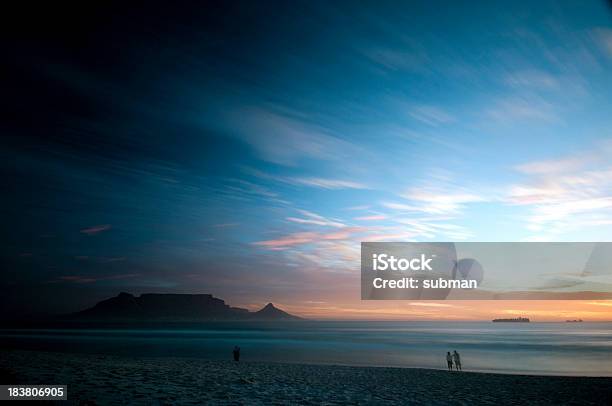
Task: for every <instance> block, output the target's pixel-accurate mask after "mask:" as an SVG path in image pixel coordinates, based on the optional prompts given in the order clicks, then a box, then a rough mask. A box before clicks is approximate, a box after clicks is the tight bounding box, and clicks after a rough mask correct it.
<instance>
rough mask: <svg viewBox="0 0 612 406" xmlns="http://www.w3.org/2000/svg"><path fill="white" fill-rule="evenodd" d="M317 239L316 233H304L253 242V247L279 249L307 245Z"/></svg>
mask: <svg viewBox="0 0 612 406" xmlns="http://www.w3.org/2000/svg"><path fill="white" fill-rule="evenodd" d="M318 239H319V234H318V233H313V232H304V233H293V234H288V235H285V236H283V237H280V238H278V239H275V240H266V241H258V242H255V243H254V244H255V245H261V246H263V247H268V248H279V247H287V246H292V245H301V244H309V243H312V242H315V241H317V240H318Z"/></svg>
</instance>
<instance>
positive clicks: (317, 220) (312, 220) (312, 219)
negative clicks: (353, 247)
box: [287, 210, 346, 227]
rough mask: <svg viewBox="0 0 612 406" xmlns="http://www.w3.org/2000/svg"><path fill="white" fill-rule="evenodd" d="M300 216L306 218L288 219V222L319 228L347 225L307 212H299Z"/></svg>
mask: <svg viewBox="0 0 612 406" xmlns="http://www.w3.org/2000/svg"><path fill="white" fill-rule="evenodd" d="M298 212H299V213H300V214H302V215H303V216H304V218H299V217H287V220H288V221H291V222H294V223H299V224H312V225H317V226H328V227H346V225H345V224H343V223H341V222H340V221H339V220H334V219H328V218H325V217H323V216H321V215H319V214H316V213H313V212H310V211H307V210H298Z"/></svg>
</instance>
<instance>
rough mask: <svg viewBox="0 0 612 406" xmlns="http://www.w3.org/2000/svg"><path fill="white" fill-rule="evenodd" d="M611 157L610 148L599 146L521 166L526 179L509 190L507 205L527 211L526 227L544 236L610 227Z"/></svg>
mask: <svg viewBox="0 0 612 406" xmlns="http://www.w3.org/2000/svg"><path fill="white" fill-rule="evenodd" d="M611 157H612V149H611V148H610V145H609V144H602V146H601V148H599V149H597V150H594V151H590V152H586V153H581V154H579V155H577V156H574V157H564V158H561V159H558V160H546V161H536V162H530V163H527V164H523V165H520V166H518V167H517V168H516V169H517V170H518V171H519V172H521V173H523V174H525V175H527V176H528V178H527V180H526V181H525V182H523V183H518V184H515V185H512V186H511V187H510V188H509V191H508V194H507V202H508V203H510V204H513V205H519V206H525V207H528V208H530V210H531V213H530V214H529V216H528V218H527V219H526V222H527V224H526V227H527V228H528V229H529V230H531V231H534V232H544V233H546V234H547V235H558V234H561V233H563V232H565V231H568V230H570V229H575V228H580V227H588V226H597V225H600V226H601V225H606V224H611V223H612V192H611V191H612V166H610V165H609V164H607V165H606V163H609V162H610V158H611ZM602 164H603V165H602Z"/></svg>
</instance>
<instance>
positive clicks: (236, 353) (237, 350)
mask: <svg viewBox="0 0 612 406" xmlns="http://www.w3.org/2000/svg"><path fill="white" fill-rule="evenodd" d="M232 352H233V354H234V361H236V362H238V361H240V347H238V346H237V345H236V346H234V351H232Z"/></svg>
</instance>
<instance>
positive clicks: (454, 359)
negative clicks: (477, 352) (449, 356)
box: [453, 350, 461, 371]
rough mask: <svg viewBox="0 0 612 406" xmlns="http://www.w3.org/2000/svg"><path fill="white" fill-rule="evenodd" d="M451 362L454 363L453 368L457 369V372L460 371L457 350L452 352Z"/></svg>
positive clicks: (459, 359)
mask: <svg viewBox="0 0 612 406" xmlns="http://www.w3.org/2000/svg"><path fill="white" fill-rule="evenodd" d="M453 362H454V363H455V368H457V371H461V357H460V356H459V353H458V352H457V350H455V351H453Z"/></svg>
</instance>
